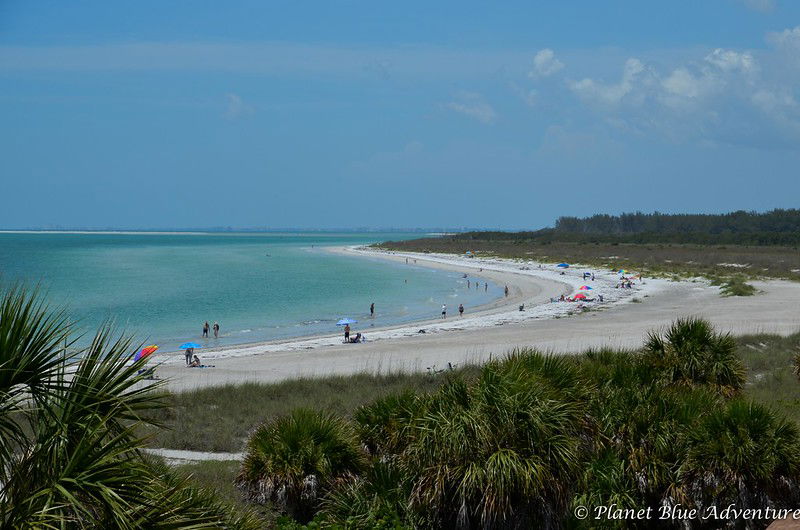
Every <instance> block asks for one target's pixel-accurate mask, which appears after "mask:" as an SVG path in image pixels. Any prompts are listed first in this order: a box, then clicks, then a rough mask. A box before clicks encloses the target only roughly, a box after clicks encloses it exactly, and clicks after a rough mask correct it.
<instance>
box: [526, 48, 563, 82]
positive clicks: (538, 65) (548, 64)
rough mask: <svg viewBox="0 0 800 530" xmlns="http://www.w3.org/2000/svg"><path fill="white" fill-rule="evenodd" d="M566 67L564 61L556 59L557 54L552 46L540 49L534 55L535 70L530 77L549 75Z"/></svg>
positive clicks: (529, 74)
mask: <svg viewBox="0 0 800 530" xmlns="http://www.w3.org/2000/svg"><path fill="white" fill-rule="evenodd" d="M562 68H564V63H562V62H561V61H559V60H558V59H556V54H555V53H553V50H551V49H550V48H545V49H543V50H539V51H538V52H537V53H536V55H535V56H534V57H533V70H531V71H530V72H529V73H528V76H529V77H548V76H550V75H553V74H554V73H556V72H558V71H559V70H561V69H562Z"/></svg>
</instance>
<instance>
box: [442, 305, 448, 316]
mask: <svg viewBox="0 0 800 530" xmlns="http://www.w3.org/2000/svg"><path fill="white" fill-rule="evenodd" d="M442 318H447V304H442Z"/></svg>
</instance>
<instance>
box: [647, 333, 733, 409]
mask: <svg viewBox="0 0 800 530" xmlns="http://www.w3.org/2000/svg"><path fill="white" fill-rule="evenodd" d="M643 362H644V363H645V364H646V365H647V366H648V367H649V368H650V369H652V370H653V373H654V376H655V377H656V378H657V379H659V380H660V381H662V382H663V383H666V384H670V385H683V386H697V385H706V386H710V387H713V388H715V389H716V390H717V391H718V392H720V393H721V394H723V395H725V396H728V397H730V396H733V395H736V394H738V393H739V392H741V390H742V388H743V387H744V383H745V369H744V365H743V364H742V362H741V360H740V359H739V358H738V357H737V356H736V341H735V340H734V339H733V337H732V336H731V335H730V334H728V333H725V334H721V333H716V332H715V331H714V328H713V326H712V325H711V324H710V323H709V322H708V321H707V320H703V319H699V318H688V319H678V320H676V321H675V322H674V323H673V324H672V326H670V328H669V329H668V330H667V331H666V333H665V334H663V335H660V334H658V333H654V332H651V333H650V335H649V337H648V340H647V342H646V344H645V349H644V357H643Z"/></svg>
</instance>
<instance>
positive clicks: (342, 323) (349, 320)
mask: <svg viewBox="0 0 800 530" xmlns="http://www.w3.org/2000/svg"><path fill="white" fill-rule="evenodd" d="M347 324H358V320H354V319H352V318H343V319H341V320H340V321H339V322H337V323H336V325H337V326H346V325H347Z"/></svg>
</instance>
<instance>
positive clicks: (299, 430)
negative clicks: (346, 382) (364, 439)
mask: <svg viewBox="0 0 800 530" xmlns="http://www.w3.org/2000/svg"><path fill="white" fill-rule="evenodd" d="M364 466H365V455H364V453H363V450H362V449H361V447H360V445H359V441H358V437H357V436H356V431H355V429H354V428H353V426H352V425H351V424H350V423H349V422H347V421H345V420H343V419H341V418H339V417H337V416H334V415H333V414H330V413H326V412H317V411H314V410H310V409H296V410H294V411H292V412H291V413H290V414H288V415H286V416H282V417H279V418H277V419H275V420H273V421H270V422H268V423H266V424H264V425H262V426H260V427H259V428H258V429H256V431H255V432H254V433H253V435H252V436H251V437H250V440H249V441H248V444H247V448H246V450H245V458H244V461H243V464H242V468H241V472H240V473H239V476H238V477H237V479H236V485H237V487H238V488H239V489H241V490H242V491H243V492H244V494H245V495H246V497H247V498H248V499H250V500H252V501H254V502H256V503H259V504H266V503H272V504H273V505H275V506H276V507H277V508H278V509H279V510H281V511H284V512H286V513H288V514H290V515H291V516H292V517H294V518H295V519H297V520H299V521H301V522H305V521H308V520H310V519H311V518H312V517H313V515H314V513H315V512H316V509H317V507H318V503H319V500H320V498H321V497H322V496H323V495H324V494H325V493H327V492H328V491H329V490H330V489H331V488H332V487H333V486H334V485H336V484H337V483H340V482H347V481H349V480H351V479H352V478H354V477H355V476H356V475H357V474H358V473H359V472H360V471H361V470H362V469H363V468H364Z"/></svg>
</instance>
